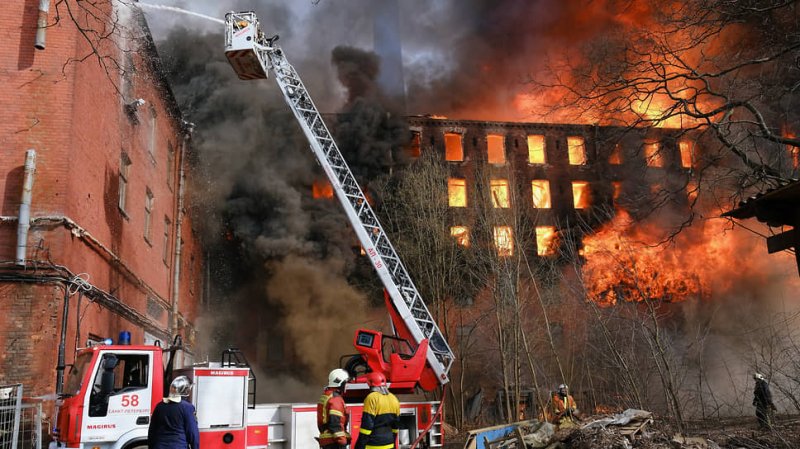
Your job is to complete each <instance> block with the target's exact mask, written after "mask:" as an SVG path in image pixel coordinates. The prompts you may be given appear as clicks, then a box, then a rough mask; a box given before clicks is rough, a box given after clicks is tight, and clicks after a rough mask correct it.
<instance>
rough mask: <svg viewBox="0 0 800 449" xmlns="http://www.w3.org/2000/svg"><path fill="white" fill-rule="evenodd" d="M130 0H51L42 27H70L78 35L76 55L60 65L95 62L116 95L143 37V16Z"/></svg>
mask: <svg viewBox="0 0 800 449" xmlns="http://www.w3.org/2000/svg"><path fill="white" fill-rule="evenodd" d="M134 5H135V2H133V1H132V0H55V1H54V2H53V4H52V5H51V11H52V13H51V14H50V15H49V16H48V17H47V23H46V25H45V27H46V28H49V29H57V28H68V29H69V28H72V29H74V30H75V32H76V33H77V35H78V36H79V38H80V39H79V45H78V50H77V52H76V56H74V57H69V58H67V59H66V60H65V61H64V64H63V65H62V72H66V70H67V69H68V67H70V66H71V65H72V64H75V63H88V62H90V61H93V62H95V63H96V64H98V65H99V66H100V68H101V69H102V70H103V71H104V72H105V75H106V78H107V79H108V81H109V82H110V83H111V85H112V86H113V87H114V90H116V92H117V93H118V94H120V96H124V95H123V94H124V92H123V88H124V86H123V85H122V84H123V81H124V79H125V77H129V76H131V74H132V72H133V71H134V70H135V69H134V67H133V66H134V63H133V62H132V55H133V54H135V53H136V52H137V50H139V47H140V45H141V43H142V42H143V39H146V36H145V32H144V26H145V25H144V19H143V17H142V16H141V11H140V10H139V9H138V8H137V7H135V6H134Z"/></svg>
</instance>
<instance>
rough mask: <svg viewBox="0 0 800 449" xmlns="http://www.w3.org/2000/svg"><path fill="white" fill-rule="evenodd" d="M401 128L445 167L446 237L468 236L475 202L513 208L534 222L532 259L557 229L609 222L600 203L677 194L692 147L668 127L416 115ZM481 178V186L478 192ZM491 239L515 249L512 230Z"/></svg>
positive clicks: (547, 249) (544, 251) (547, 251)
mask: <svg viewBox="0 0 800 449" xmlns="http://www.w3.org/2000/svg"><path fill="white" fill-rule="evenodd" d="M409 125H410V129H411V132H412V133H413V138H412V139H413V141H414V149H413V150H412V153H415V154H416V155H419V154H420V153H421V152H428V151H432V152H434V153H436V154H437V155H438V156H440V157H441V158H442V159H443V160H445V161H447V164H448V166H449V169H450V173H451V178H450V179H449V180H448V195H449V202H450V204H449V206H450V212H451V214H450V217H449V220H450V225H451V232H452V234H453V236H454V237H456V238H458V239H460V240H464V239H467V240H468V239H469V229H470V224H471V222H472V221H473V219H474V213H473V211H474V207H473V206H474V205H475V204H478V203H480V202H490V204H491V205H492V207H493V208H496V209H511V208H518V210H519V212H520V213H522V214H523V215H524V216H525V217H526V218H527V220H528V221H529V222H530V223H532V224H533V226H534V228H535V233H536V239H535V240H536V245H535V246H534V247H533V248H532V250H534V251H535V253H533V254H532V255H536V256H539V257H541V256H547V255H551V254H552V253H553V250H554V248H553V247H551V245H552V244H553V242H554V241H553V238H554V237H555V235H556V234H557V233H558V232H564V231H566V230H567V229H569V228H571V227H573V226H575V225H576V224H578V223H586V224H589V225H596V224H598V223H601V222H602V221H603V219H604V218H608V216H607V215H604V214H603V213H601V211H602V210H603V209H608V208H613V207H614V206H615V205H616V204H618V203H624V204H625V206H626V209H635V208H636V206H637V203H642V202H643V201H642V200H643V199H644V197H646V196H649V195H660V194H663V195H666V194H669V195H673V194H675V193H677V192H680V191H683V192H685V191H686V187H687V185H689V181H690V176H689V175H690V171H691V168H692V165H693V163H694V158H695V155H694V147H695V143H694V142H693V141H692V140H691V139H690V138H689V137H688V136H685V135H683V134H680V133H679V132H678V130H674V129H662V128H647V129H640V130H631V129H624V128H618V127H602V126H593V125H573V124H542V123H510V122H482V121H470V120H447V119H429V118H415V117H412V118H410V119H409ZM482 178H489V180H488V181H489V185H487V186H483V187H484V188H483V189H480V188H478V187H479V186H477V185H476V184H477V183H479V182H484V181H486V179H482ZM481 191H485V192H487V193H489V195H490V198H480V197H479V193H478V192H481ZM515 201H516V203H515ZM679 202H681V201H679ZM682 202H683V204H684V205H685V204H686V197H684V198H683V199H682ZM496 235H497V237H498V240H502V241H501V242H498V245H499V246H500V248H499V250H500V251H504V250H508V248H506V247H507V246H513V236H511V235H508V234H507V233H505V231H502V230H499V231H498V232H496ZM504 245H505V246H504ZM504 248H505V249H504Z"/></svg>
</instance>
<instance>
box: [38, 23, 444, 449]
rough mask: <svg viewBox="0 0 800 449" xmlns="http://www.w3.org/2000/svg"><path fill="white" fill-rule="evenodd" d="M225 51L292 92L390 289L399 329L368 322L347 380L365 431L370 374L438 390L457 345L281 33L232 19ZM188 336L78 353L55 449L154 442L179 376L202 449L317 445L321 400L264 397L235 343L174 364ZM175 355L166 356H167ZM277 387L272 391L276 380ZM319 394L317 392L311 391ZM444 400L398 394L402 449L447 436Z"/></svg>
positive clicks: (289, 96) (244, 70)
mask: <svg viewBox="0 0 800 449" xmlns="http://www.w3.org/2000/svg"><path fill="white" fill-rule="evenodd" d="M225 19H226V20H225V54H226V56H227V57H228V60H229V62H230V63H231V66H233V68H234V70H235V71H236V73H237V74H238V75H239V78H241V79H245V80H254V79H255V80H257V79H265V78H267V76H268V73H270V72H271V73H273V74H274V77H275V80H276V82H277V83H278V87H279V88H280V89H281V92H282V93H283V96H284V100H285V101H286V103H287V105H288V106H289V107H290V108H291V110H292V112H293V113H294V116H295V118H296V119H297V122H298V124H299V125H300V127H301V128H302V130H303V133H304V134H305V135H306V138H307V139H308V142H309V146H310V148H311V150H312V152H313V153H314V155H315V157H316V158H317V161H318V162H319V163H320V165H321V166H322V168H323V170H324V171H325V174H326V175H327V177H328V179H329V181H330V183H331V185H332V187H333V190H334V192H335V194H336V197H337V199H338V200H339V202H340V203H341V204H342V207H343V208H344V210H345V213H346V214H347V217H348V219H349V220H350V223H351V225H352V226H353V229H354V231H355V232H356V235H357V236H358V238H359V241H360V242H361V245H362V247H363V248H364V250H365V252H366V254H367V256H368V257H369V259H370V261H371V262H372V265H373V267H374V268H375V270H376V272H377V274H378V276H379V277H380V279H381V281H382V282H383V285H384V287H385V292H386V294H385V299H386V305H387V309H388V311H389V315H390V317H391V322H392V325H393V327H394V331H395V335H393V336H388V335H383V334H381V333H380V332H377V331H373V330H369V329H360V330H359V331H357V332H356V335H355V338H354V341H353V344H354V346H355V348H356V350H357V351H358V354H356V355H354V356H353V357H351V358H350V360H349V361H348V362H347V364H346V366H345V368H347V369H348V371H350V373H351V376H352V377H353V378H354V379H353V381H351V382H349V383H348V384H347V387H346V390H345V398H347V399H348V401H357V402H356V403H353V404H350V405H348V408H349V413H350V417H351V420H350V433H351V435H353V436H354V437H357V435H358V430H359V424H360V421H361V405H360V401H359V399H363V397H364V396H366V394H367V392H368V389H367V387H366V382H365V380H364V374H365V373H368V372H381V373H383V374H384V375H385V376H386V378H387V380H388V384H389V388H390V389H391V390H392V391H394V392H397V393H411V392H414V391H416V390H417V389H422V390H425V391H431V390H433V389H435V388H438V387H439V386H442V385H444V384H446V383H447V382H448V377H447V373H448V371H449V369H450V366H451V365H452V363H453V358H454V356H453V352H452V351H451V349H450V347H449V346H448V344H447V342H446V340H445V339H444V336H443V335H442V333H441V331H440V330H439V328H438V326H437V324H436V322H435V320H434V319H433V317H432V315H431V314H430V312H429V311H428V308H427V306H426V305H425V302H424V301H423V300H422V297H421V295H420V294H419V292H418V291H417V288H416V286H415V285H414V283H413V282H412V281H411V277H410V276H409V274H408V272H407V271H406V269H405V267H404V266H403V263H402V261H401V260H400V257H399V255H398V254H397V253H396V252H395V250H394V247H393V246H392V244H391V242H390V241H389V238H388V236H387V235H386V233H385V232H384V230H383V228H382V227H381V225H380V222H379V221H378V218H377V216H376V215H375V213H374V212H373V210H372V208H371V207H370V205H369V202H368V201H367V198H366V196H365V195H364V193H363V192H362V190H361V187H360V186H359V185H358V183H357V182H356V180H355V177H354V176H353V174H352V172H351V171H350V169H349V167H348V166H347V163H346V162H345V160H344V158H343V157H342V154H341V152H340V151H339V148H338V147H337V146H336V142H335V141H334V140H333V137H332V136H331V134H330V132H329V131H328V129H327V127H326V125H325V123H324V122H323V120H322V117H321V116H320V114H319V111H318V110H317V108H316V107H315V106H314V103H313V101H312V100H311V96H310V95H309V93H308V91H307V90H306V89H305V86H304V85H303V82H302V81H301V80H300V77H299V76H298V75H297V73H296V72H295V70H294V68H293V67H292V66H291V65H290V64H289V62H288V61H287V60H286V56H285V54H284V52H283V50H282V49H281V48H280V47H279V46H278V45H276V44H275V41H277V36H272V37H267V36H266V35H265V34H264V32H263V31H262V30H261V27H260V24H259V21H258V18H257V17H256V15H255V13H253V12H241V13H229V14H227V15H226V17H225ZM179 349H180V340H179V338H177V337H176V340H175V341H174V342H173V344H172V345H171V346H170V347H169V348H162V347H161V346H160V345H155V346H130V345H100V346H95V347H91V348H85V349H83V350H80V351H79V352H78V355H77V356H76V359H75V363H74V365H73V367H72V369H71V371H70V373H69V375H68V377H67V380H66V383H65V385H64V388H63V394H62V395H61V397H60V398H59V401H60V402H59V410H58V416H57V422H56V425H55V428H54V429H53V438H54V441H53V442H52V443H51V449H66V448H76V449H133V448H140V447H145V446H147V428H148V424H149V421H150V415H151V413H152V410H153V407H154V406H155V404H157V403H158V401H160V400H162V398H163V397H164V394H165V393H166V391H165V389H166V387H167V386H168V385H169V383H170V380H171V379H172V378H173V377H174V375H177V374H179V373H180V374H185V375H187V376H189V377H190V378H192V379H193V381H194V385H195V386H194V388H193V390H192V395H191V398H190V400H191V402H192V403H193V404H194V405H195V407H196V408H197V419H198V424H199V427H200V440H201V441H200V444H201V447H202V448H203V449H245V448H248V449H276V448H287V449H313V448H315V447H317V443H316V441H315V440H314V437H316V436H317V435H318V431H317V426H316V404H256V403H255V397H256V395H255V393H256V380H255V377H254V375H253V373H252V371H251V370H250V367H249V365H248V364H247V362H246V360H245V359H244V357H243V355H242V354H241V353H240V352H239V351H237V350H229V351H226V352H225V353H223V355H222V358H221V361H220V362H217V363H208V364H205V365H203V366H192V367H188V368H183V369H179V370H175V371H174V372H173V369H172V365H173V360H174V355H175V352H176V351H178V350H179ZM164 357H168V362H166V363H165V362H164ZM279 387H280V386H279V385H271V388H279ZM309 395H311V396H316V392H314V393H311V392H310V393H309ZM440 405H441V404H440V403H439V402H435V401H434V402H402V403H401V430H400V432H399V442H400V446H401V447H402V448H410V447H412V446H414V445H416V443H419V442H421V443H422V444H421V446H426V447H439V446H441V445H442V433H441V426H440V416H441V413H440V412H441V410H440Z"/></svg>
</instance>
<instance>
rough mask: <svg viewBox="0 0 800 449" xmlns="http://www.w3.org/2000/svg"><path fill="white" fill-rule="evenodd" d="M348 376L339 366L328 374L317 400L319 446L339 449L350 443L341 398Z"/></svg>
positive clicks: (346, 417) (345, 413) (345, 414)
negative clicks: (325, 383)
mask: <svg viewBox="0 0 800 449" xmlns="http://www.w3.org/2000/svg"><path fill="white" fill-rule="evenodd" d="M349 378H350V376H349V375H348V374H347V371H345V370H343V369H341V368H336V369H335V370H333V371H331V372H330V374H328V385H327V386H326V387H325V390H324V391H323V392H322V396H320V398H319V402H317V428H318V429H319V446H320V447H321V448H326V449H341V448H345V447H347V445H348V444H350V434H349V433H347V420H348V416H347V411H346V409H345V406H344V398H342V393H344V386H345V384H346V383H347V381H348V379H349Z"/></svg>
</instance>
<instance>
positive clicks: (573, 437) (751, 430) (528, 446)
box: [448, 409, 800, 449]
mask: <svg viewBox="0 0 800 449" xmlns="http://www.w3.org/2000/svg"><path fill="white" fill-rule="evenodd" d="M689 427H690V429H689V430H687V432H686V433H685V434H684V433H676V432H675V429H674V428H673V427H672V426H671V425H670V424H668V423H665V422H663V421H659V420H658V419H656V418H655V417H654V416H653V414H652V413H651V412H648V411H645V410H636V409H628V410H625V411H624V412H622V413H619V414H615V415H597V416H591V417H588V418H586V419H584V420H583V421H582V422H580V423H578V425H577V426H576V427H574V428H568V429H565V428H561V429H558V428H557V427H556V426H555V425H553V424H550V423H548V422H540V421H536V420H531V421H521V422H518V423H513V424H507V425H500V426H493V427H486V428H482V429H476V430H472V431H469V432H467V436H468V438H467V441H466V442H465V444H463V446H462V445H461V444H458V445H453V446H450V445H448V447H452V448H455V447H459V448H460V447H463V448H464V449H596V448H603V449H767V448H787V449H788V448H796V447H800V421H796V420H788V419H787V420H784V422H783V423H779V425H778V427H776V429H775V430H773V431H762V430H758V429H757V425H756V422H755V418H751V417H745V418H734V419H731V420H728V419H713V420H704V421H701V422H695V423H691V425H689Z"/></svg>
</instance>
